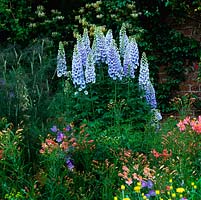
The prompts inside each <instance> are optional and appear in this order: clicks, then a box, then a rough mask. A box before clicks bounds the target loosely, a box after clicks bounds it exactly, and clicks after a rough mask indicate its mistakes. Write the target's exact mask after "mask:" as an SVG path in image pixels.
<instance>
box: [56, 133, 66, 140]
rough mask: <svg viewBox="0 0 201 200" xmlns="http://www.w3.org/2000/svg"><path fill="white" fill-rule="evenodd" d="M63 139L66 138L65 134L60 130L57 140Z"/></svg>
mask: <svg viewBox="0 0 201 200" xmlns="http://www.w3.org/2000/svg"><path fill="white" fill-rule="evenodd" d="M63 139H64V134H63V133H62V132H61V131H59V132H58V133H57V139H56V141H57V142H62V141H63Z"/></svg>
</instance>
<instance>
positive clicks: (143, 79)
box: [139, 52, 150, 90]
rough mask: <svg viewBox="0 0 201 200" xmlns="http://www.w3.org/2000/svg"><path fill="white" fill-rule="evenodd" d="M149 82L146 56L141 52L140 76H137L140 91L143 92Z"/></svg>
mask: <svg viewBox="0 0 201 200" xmlns="http://www.w3.org/2000/svg"><path fill="white" fill-rule="evenodd" d="M149 82H150V78H149V65H148V60H147V57H146V54H145V53H144V52H143V53H142V57H141V60H140V74H139V87H140V89H141V90H145V88H146V86H147V85H148V83H149Z"/></svg>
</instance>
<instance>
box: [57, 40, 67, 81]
mask: <svg viewBox="0 0 201 200" xmlns="http://www.w3.org/2000/svg"><path fill="white" fill-rule="evenodd" d="M62 75H64V76H67V66H66V56H65V50H64V45H63V43H62V42H59V50H58V55H57V77H61V76H62Z"/></svg>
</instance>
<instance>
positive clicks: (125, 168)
mask: <svg viewBox="0 0 201 200" xmlns="http://www.w3.org/2000/svg"><path fill="white" fill-rule="evenodd" d="M122 169H123V170H124V171H126V172H128V173H129V171H130V170H129V169H128V167H126V166H125V165H124V166H123V167H122Z"/></svg>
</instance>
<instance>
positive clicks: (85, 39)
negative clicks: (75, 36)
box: [82, 28, 91, 55]
mask: <svg viewBox="0 0 201 200" xmlns="http://www.w3.org/2000/svg"><path fill="white" fill-rule="evenodd" d="M82 43H83V45H84V47H85V50H86V53H87V55H89V52H90V51H91V47H90V40H89V35H88V30H87V29H86V28H85V29H84V33H83V36H82Z"/></svg>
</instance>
